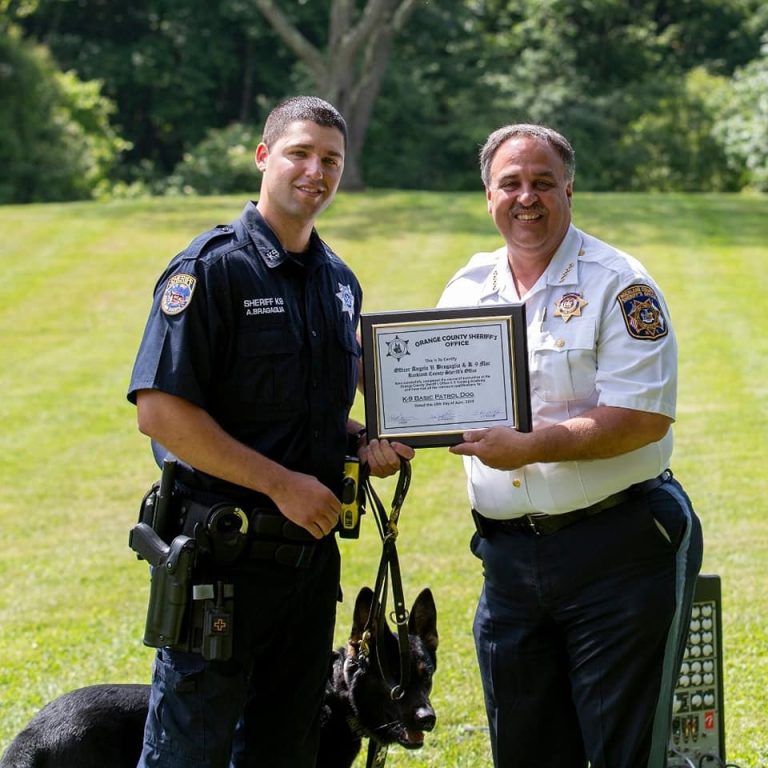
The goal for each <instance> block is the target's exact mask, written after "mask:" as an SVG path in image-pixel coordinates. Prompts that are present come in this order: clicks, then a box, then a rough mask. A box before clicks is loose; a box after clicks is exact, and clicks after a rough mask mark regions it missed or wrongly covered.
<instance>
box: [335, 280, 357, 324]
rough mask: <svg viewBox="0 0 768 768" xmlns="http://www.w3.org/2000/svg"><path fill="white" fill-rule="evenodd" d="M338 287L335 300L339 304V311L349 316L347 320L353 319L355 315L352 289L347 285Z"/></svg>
mask: <svg viewBox="0 0 768 768" xmlns="http://www.w3.org/2000/svg"><path fill="white" fill-rule="evenodd" d="M338 285H339V292H338V293H337V294H336V298H337V299H338V300H339V301H340V302H341V311H342V312H346V313H347V314H348V315H349V319H350V320H353V319H354V314H355V296H354V294H353V293H352V289H351V288H350V287H349V285H342V284H341V283H339V284H338Z"/></svg>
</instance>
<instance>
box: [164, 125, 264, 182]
mask: <svg viewBox="0 0 768 768" xmlns="http://www.w3.org/2000/svg"><path fill="white" fill-rule="evenodd" d="M259 141H261V131H260V130H259V129H256V128H254V127H253V126H249V125H243V124H242V123H233V124H232V125H229V126H227V127H226V128H214V129H212V130H211V131H209V132H208V135H207V136H206V137H205V139H203V141H201V142H200V143H199V144H198V145H197V146H196V147H195V148H194V149H192V150H190V151H189V152H186V153H185V154H184V157H183V159H182V161H181V162H180V163H179V164H178V165H177V166H176V168H175V169H174V172H173V173H172V174H171V176H170V177H169V178H168V181H167V188H166V192H171V193H174V192H175V193H182V194H187V195H190V194H191V195H194V194H197V195H220V194H227V193H230V192H248V191H252V190H253V189H254V188H255V187H256V186H258V182H257V172H256V166H255V162H254V151H255V149H256V145H257V144H258V143H259Z"/></svg>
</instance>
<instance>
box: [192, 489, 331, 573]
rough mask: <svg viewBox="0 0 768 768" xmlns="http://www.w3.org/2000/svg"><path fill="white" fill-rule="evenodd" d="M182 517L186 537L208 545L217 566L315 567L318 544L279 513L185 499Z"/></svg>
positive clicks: (232, 503) (231, 503)
mask: <svg viewBox="0 0 768 768" xmlns="http://www.w3.org/2000/svg"><path fill="white" fill-rule="evenodd" d="M179 515H180V518H181V524H182V526H181V530H182V533H184V534H185V535H187V536H191V537H192V538H194V539H195V540H197V541H199V542H201V543H203V544H207V547H206V548H207V549H208V551H209V552H210V553H211V554H212V555H213V560H214V562H219V563H233V562H236V561H237V562H242V561H243V560H267V561H270V560H271V561H273V562H277V563H279V564H280V565H285V566H289V567H292V568H308V567H309V566H310V565H311V563H312V558H313V556H314V553H315V546H316V543H317V540H316V539H314V538H313V537H312V535H311V534H310V533H309V532H308V531H306V530H304V528H302V527H301V526H299V525H296V524H295V523H293V522H291V521H290V520H288V519H287V518H286V517H284V516H283V515H282V514H281V513H280V512H278V511H277V509H274V508H258V507H257V508H255V509H251V510H249V511H247V512H246V511H245V510H243V508H242V507H240V506H238V505H237V503H235V502H228V501H221V502H219V503H216V504H207V503H201V502H199V501H197V500H195V499H192V498H189V497H182V498H181V499H180V505H179ZM230 553H231V554H232V555H233V556H230Z"/></svg>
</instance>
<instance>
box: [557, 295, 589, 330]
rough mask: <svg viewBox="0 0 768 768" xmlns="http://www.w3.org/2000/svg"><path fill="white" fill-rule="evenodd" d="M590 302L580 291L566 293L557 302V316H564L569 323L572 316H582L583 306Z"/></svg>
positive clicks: (565, 321) (564, 319)
mask: <svg viewBox="0 0 768 768" xmlns="http://www.w3.org/2000/svg"><path fill="white" fill-rule="evenodd" d="M587 304H589V302H588V301H586V299H584V298H582V296H581V294H580V293H566V294H565V295H564V296H561V297H560V299H559V300H558V301H557V302H555V317H562V318H563V322H564V323H567V322H568V321H569V320H570V319H571V318H572V317H581V310H582V308H584V307H586V306H587Z"/></svg>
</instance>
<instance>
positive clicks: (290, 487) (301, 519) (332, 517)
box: [272, 472, 341, 539]
mask: <svg viewBox="0 0 768 768" xmlns="http://www.w3.org/2000/svg"><path fill="white" fill-rule="evenodd" d="M287 480H288V481H287V482H285V483H283V484H281V486H280V489H279V490H275V491H273V493H272V500H273V501H274V502H275V504H277V507H278V509H279V510H280V511H281V512H282V513H283V515H285V517H287V518H288V519H289V520H290V521H291V522H293V523H296V525H299V526H301V527H302V528H304V530H306V531H309V533H311V534H312V536H314V537H315V538H316V539H322V538H323V536H327V535H328V534H329V533H331V532H332V531H333V529H334V528H335V527H336V523H337V522H338V520H339V513H340V512H341V502H340V501H339V500H338V499H337V498H336V496H334V494H333V493H332V492H331V489H330V488H328V487H326V486H325V485H323V484H322V483H321V482H320V481H319V480H318V479H317V478H316V477H313V476H312V475H305V474H303V473H301V472H290V473H289V474H288V476H287Z"/></svg>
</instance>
